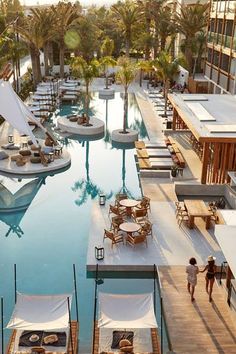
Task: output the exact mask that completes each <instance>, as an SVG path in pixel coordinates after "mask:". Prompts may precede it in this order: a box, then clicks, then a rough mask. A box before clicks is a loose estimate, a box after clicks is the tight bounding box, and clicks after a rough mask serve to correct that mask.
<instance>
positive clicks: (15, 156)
mask: <svg viewBox="0 0 236 354" xmlns="http://www.w3.org/2000/svg"><path fill="white" fill-rule="evenodd" d="M22 159H23V156H22V155H20V154H17V155H11V161H17V160H22Z"/></svg>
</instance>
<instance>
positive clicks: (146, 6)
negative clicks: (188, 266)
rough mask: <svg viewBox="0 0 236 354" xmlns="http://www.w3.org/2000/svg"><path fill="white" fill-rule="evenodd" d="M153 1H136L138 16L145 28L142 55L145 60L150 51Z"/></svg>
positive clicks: (148, 56)
mask: <svg viewBox="0 0 236 354" xmlns="http://www.w3.org/2000/svg"><path fill="white" fill-rule="evenodd" d="M154 2H156V1H155V0H137V6H138V9H139V14H140V15H141V17H142V21H143V22H144V27H145V38H146V40H145V49H144V55H145V60H148V59H149V58H150V51H151V46H150V44H151V39H152V35H151V30H152V9H153V6H154Z"/></svg>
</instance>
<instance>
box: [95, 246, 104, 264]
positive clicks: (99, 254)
mask: <svg viewBox="0 0 236 354" xmlns="http://www.w3.org/2000/svg"><path fill="white" fill-rule="evenodd" d="M95 258H96V259H97V260H98V261H101V260H102V259H104V247H102V246H96V247H95Z"/></svg>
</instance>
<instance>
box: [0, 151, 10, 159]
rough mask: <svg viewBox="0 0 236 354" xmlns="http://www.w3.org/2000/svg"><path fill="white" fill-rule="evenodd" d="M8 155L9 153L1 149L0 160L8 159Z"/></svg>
mask: <svg viewBox="0 0 236 354" xmlns="http://www.w3.org/2000/svg"><path fill="white" fill-rule="evenodd" d="M8 157H9V155H8V154H7V153H6V152H5V151H3V150H1V151H0V160H5V159H8Z"/></svg>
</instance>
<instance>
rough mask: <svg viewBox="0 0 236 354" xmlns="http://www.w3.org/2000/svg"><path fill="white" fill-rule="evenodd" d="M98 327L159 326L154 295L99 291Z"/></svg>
mask: <svg viewBox="0 0 236 354" xmlns="http://www.w3.org/2000/svg"><path fill="white" fill-rule="evenodd" d="M98 327H103V328H125V329H126V328H157V322H156V317H155V313H154V307H153V295H152V293H149V294H135V295H120V294H105V293H99V320H98Z"/></svg>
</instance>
